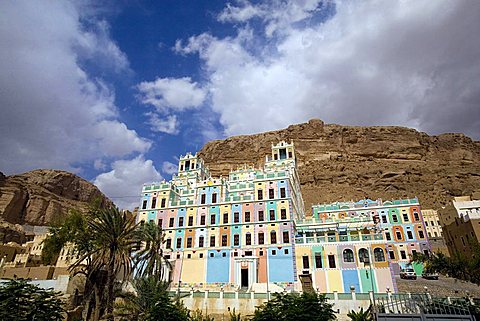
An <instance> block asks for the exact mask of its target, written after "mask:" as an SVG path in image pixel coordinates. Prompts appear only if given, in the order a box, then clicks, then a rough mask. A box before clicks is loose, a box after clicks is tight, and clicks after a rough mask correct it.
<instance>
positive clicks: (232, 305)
mask: <svg viewBox="0 0 480 321" xmlns="http://www.w3.org/2000/svg"><path fill="white" fill-rule="evenodd" d="M170 295H171V296H177V295H178V293H177V292H171V293H170ZM370 295H371V294H368V293H355V292H352V293H336V292H335V293H327V294H325V296H326V297H327V299H328V302H329V303H332V304H333V309H334V310H335V311H336V312H337V313H339V318H340V320H343V319H344V318H343V317H345V318H346V315H347V313H348V312H349V311H351V310H359V309H360V308H363V309H364V310H365V309H367V308H368V307H369V305H370ZM388 295H391V294H386V293H378V294H375V296H376V297H378V296H382V297H385V298H386V297H387V296H388ZM180 297H181V300H182V302H183V303H184V304H185V306H186V307H187V308H189V309H190V310H197V309H198V310H201V311H203V312H204V313H207V314H209V315H212V316H214V317H215V316H217V317H218V316H221V317H222V318H223V316H225V317H226V316H228V311H233V309H235V312H236V313H241V315H243V316H246V315H253V313H254V312H255V308H256V307H258V306H260V305H261V304H263V303H264V302H266V301H267V294H266V293H256V292H214V291H205V292H200V291H190V292H180ZM270 298H273V294H270ZM340 316H342V317H340ZM215 319H217V318H215ZM345 320H348V319H345Z"/></svg>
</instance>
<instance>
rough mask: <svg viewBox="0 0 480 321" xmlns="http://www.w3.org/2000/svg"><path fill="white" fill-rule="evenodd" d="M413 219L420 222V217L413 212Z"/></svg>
mask: <svg viewBox="0 0 480 321" xmlns="http://www.w3.org/2000/svg"><path fill="white" fill-rule="evenodd" d="M413 218H414V219H415V221H420V217H419V215H418V213H417V212H413Z"/></svg>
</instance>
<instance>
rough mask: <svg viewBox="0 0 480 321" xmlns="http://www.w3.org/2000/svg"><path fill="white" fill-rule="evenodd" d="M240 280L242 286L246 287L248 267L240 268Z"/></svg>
mask: <svg viewBox="0 0 480 321" xmlns="http://www.w3.org/2000/svg"><path fill="white" fill-rule="evenodd" d="M240 272H241V282H240V285H241V287H242V288H248V268H247V269H241V270H240Z"/></svg>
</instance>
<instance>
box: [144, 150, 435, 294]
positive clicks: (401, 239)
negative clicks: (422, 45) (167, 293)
mask: <svg viewBox="0 0 480 321" xmlns="http://www.w3.org/2000/svg"><path fill="white" fill-rule="evenodd" d="M137 221H138V222H148V221H152V222H155V223H157V224H159V225H161V226H162V228H163V229H164V232H165V237H166V242H165V248H166V251H165V253H166V256H167V258H169V259H170V260H171V262H172V265H173V269H172V271H171V274H170V278H171V280H172V282H173V283H172V285H173V286H180V283H181V284H182V285H188V286H192V287H210V286H213V287H214V286H224V287H225V286H232V287H248V288H252V287H255V286H258V285H262V284H267V285H268V284H270V286H273V284H275V285H277V286H280V287H282V288H285V289H289V288H290V289H294V288H295V289H300V288H301V287H302V284H301V281H300V280H301V279H303V277H305V276H308V278H309V280H311V281H312V283H313V286H314V287H315V288H317V289H319V290H320V291H322V292H333V291H338V292H350V291H351V290H352V289H355V290H356V291H359V292H367V291H369V290H371V289H372V287H373V288H374V289H375V290H376V291H381V292H385V291H388V290H390V291H395V290H396V286H395V281H394V275H395V274H398V273H399V271H400V268H402V267H405V266H406V265H407V264H409V260H410V256H411V254H413V253H415V252H420V251H421V252H427V251H429V245H428V240H427V235H426V233H425V226H424V223H423V219H422V215H421V212H420V205H419V203H418V200H417V199H408V200H400V201H393V202H382V201H381V200H377V201H371V200H362V201H360V202H358V203H354V202H346V203H333V204H329V205H317V206H314V207H313V214H311V215H307V216H306V215H305V210H304V208H303V200H302V194H301V192H300V182H299V178H298V174H297V171H296V161H295V150H294V145H293V144H292V143H286V142H280V143H279V144H277V145H272V153H271V155H269V156H267V157H266V159H265V165H264V167H263V169H255V168H250V167H247V166H244V167H242V168H239V169H237V170H234V171H231V172H230V174H229V175H228V177H218V178H212V177H210V175H209V171H208V169H207V168H206V167H205V165H204V163H203V161H202V160H201V159H200V158H199V157H197V155H192V154H187V155H185V156H182V157H180V160H179V169H178V174H177V175H174V176H173V178H172V180H171V181H169V182H165V181H164V182H161V183H151V184H145V185H144V186H143V190H142V200H141V206H140V208H139V210H138V214H137ZM370 258H372V260H371V259H370Z"/></svg>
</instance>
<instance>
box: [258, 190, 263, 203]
mask: <svg viewBox="0 0 480 321" xmlns="http://www.w3.org/2000/svg"><path fill="white" fill-rule="evenodd" d="M257 198H258V200H259V201H260V200H263V190H261V189H259V190H257Z"/></svg>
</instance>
